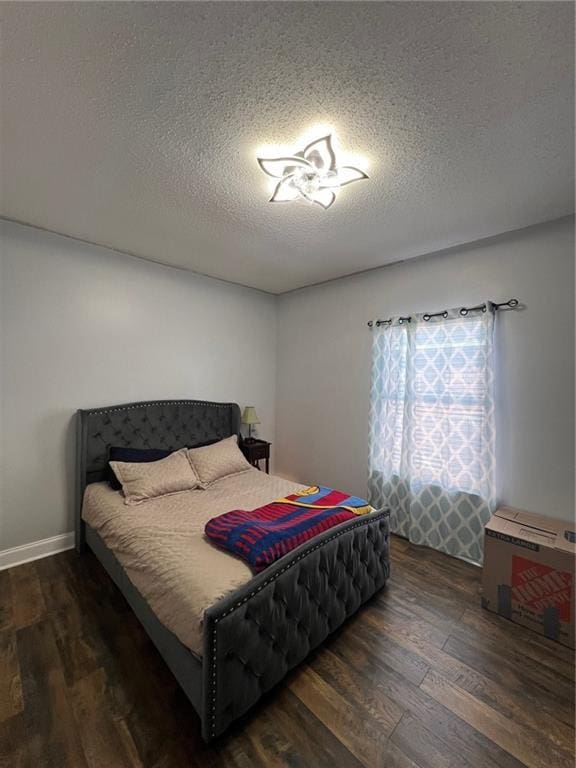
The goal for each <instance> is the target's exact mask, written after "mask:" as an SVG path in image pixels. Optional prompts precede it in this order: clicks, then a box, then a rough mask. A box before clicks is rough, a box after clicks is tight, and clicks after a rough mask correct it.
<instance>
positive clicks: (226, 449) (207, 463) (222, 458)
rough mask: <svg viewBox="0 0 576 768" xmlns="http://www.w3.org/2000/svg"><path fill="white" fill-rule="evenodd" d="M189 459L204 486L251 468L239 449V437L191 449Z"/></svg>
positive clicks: (233, 436)
mask: <svg viewBox="0 0 576 768" xmlns="http://www.w3.org/2000/svg"><path fill="white" fill-rule="evenodd" d="M188 459H189V460H190V464H191V465H192V468H193V469H194V471H195V472H196V474H197V475H198V477H199V479H200V482H201V483H202V485H209V484H210V483H213V482H215V481H216V480H220V478H222V477H227V476H228V475H235V474H237V473H238V472H244V471H246V470H247V469H250V468H251V465H250V464H249V462H248V461H246V459H245V458H244V454H243V453H242V451H241V450H240V448H238V437H237V435H232V437H227V438H225V439H224V440H220V441H219V442H217V443H214V444H213V445H205V446H203V447H202V448H189V449H188Z"/></svg>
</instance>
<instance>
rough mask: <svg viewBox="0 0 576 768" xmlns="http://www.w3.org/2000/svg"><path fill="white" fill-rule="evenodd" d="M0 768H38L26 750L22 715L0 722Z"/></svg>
mask: <svg viewBox="0 0 576 768" xmlns="http://www.w3.org/2000/svg"><path fill="white" fill-rule="evenodd" d="M0 768H38V764H36V763H33V762H32V757H31V755H30V752H29V749H28V734H27V731H26V723H25V720H24V714H23V713H21V714H19V715H16V716H15V717H11V718H9V719H8V720H3V721H2V722H0Z"/></svg>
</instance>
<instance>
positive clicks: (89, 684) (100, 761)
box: [71, 669, 142, 768]
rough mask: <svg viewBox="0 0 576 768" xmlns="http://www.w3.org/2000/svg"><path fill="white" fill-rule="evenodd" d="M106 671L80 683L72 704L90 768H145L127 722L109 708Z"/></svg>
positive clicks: (74, 689)
mask: <svg viewBox="0 0 576 768" xmlns="http://www.w3.org/2000/svg"><path fill="white" fill-rule="evenodd" d="M106 682H107V681H106V675H105V673H104V670H103V669H98V670H96V671H95V672H93V673H91V674H90V675H87V676H86V677H84V678H83V679H82V680H78V681H77V682H76V683H75V684H74V685H73V687H72V689H71V701H72V705H73V707H74V715H75V719H76V722H77V724H78V729H79V733H80V737H81V740H82V746H83V749H84V754H85V755H86V759H87V761H88V765H89V766H90V768H142V762H141V760H140V757H139V755H138V750H137V749H136V745H135V744H134V742H133V740H132V736H131V735H130V732H129V730H128V727H127V726H126V723H125V721H124V720H121V719H116V718H114V717H113V716H112V713H111V710H110V708H109V707H107V706H106V703H105V701H106V699H105V694H106Z"/></svg>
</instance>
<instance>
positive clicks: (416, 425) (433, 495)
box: [370, 309, 494, 561]
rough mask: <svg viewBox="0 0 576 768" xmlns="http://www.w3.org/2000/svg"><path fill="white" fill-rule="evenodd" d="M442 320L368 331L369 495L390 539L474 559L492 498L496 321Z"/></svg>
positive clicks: (450, 316)
mask: <svg viewBox="0 0 576 768" xmlns="http://www.w3.org/2000/svg"><path fill="white" fill-rule="evenodd" d="M445 314H446V315H447V316H445V317H444V316H443V317H431V318H430V319H429V320H425V319H424V317H423V316H422V317H413V318H412V319H411V322H409V323H408V322H403V323H402V324H400V323H399V322H396V321H391V322H390V323H389V324H383V325H381V326H380V327H378V328H374V330H373V334H374V338H373V356H372V387H371V424H370V430H371V433H370V434H371V437H370V494H371V501H372V503H373V504H375V505H376V506H389V507H390V509H391V522H392V529H393V530H395V531H396V532H398V533H400V534H402V535H405V536H408V537H409V538H410V539H411V540H412V541H415V542H416V543H422V544H427V545H428V546H433V547H435V548H437V549H442V550H443V551H447V552H449V553H450V554H455V555H459V556H461V557H465V558H467V559H470V560H474V561H479V560H480V559H481V554H482V531H483V526H484V523H485V522H486V520H487V519H488V518H489V516H490V514H491V512H492V508H493V497H494V466H493V465H494V458H493V457H494V450H493V444H494V423H493V420H494V403H493V344H492V332H493V320H494V316H493V313H492V312H491V311H489V310H488V309H487V310H486V311H485V312H480V311H479V312H476V313H472V314H469V315H467V316H464V317H462V316H461V315H460V314H459V313H458V312H457V311H452V312H449V313H445Z"/></svg>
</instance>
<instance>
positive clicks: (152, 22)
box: [0, 2, 574, 293]
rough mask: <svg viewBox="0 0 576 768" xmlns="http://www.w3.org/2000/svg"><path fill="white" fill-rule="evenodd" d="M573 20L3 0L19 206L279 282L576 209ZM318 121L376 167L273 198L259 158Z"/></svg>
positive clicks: (8, 135) (539, 8)
mask: <svg viewBox="0 0 576 768" xmlns="http://www.w3.org/2000/svg"><path fill="white" fill-rule="evenodd" d="M573 14H574V10H573V5H572V4H571V3H562V2H552V3H549V2H543V3H539V2H524V3H512V2H510V3H509V2H497V3H490V2H478V3H476V2H446V3H442V2H423V3H420V2H398V3H394V2H386V3H362V2H352V3H320V4H316V3H275V2H272V3H268V2H257V3H227V2H209V3H200V2H193V3H170V2H165V3H157V4H156V3H136V2H126V3H5V4H3V5H2V7H1V8H0V19H1V23H2V33H3V48H2V60H1V65H2V69H1V78H2V80H1V86H2V90H1V98H2V101H1V118H2V126H1V128H2V131H1V155H0V160H1V163H2V167H1V171H2V204H1V209H0V215H2V216H4V217H7V218H11V219H15V220H18V221H23V222H27V223H30V224H33V225H36V226H39V227H44V228H47V229H50V230H54V231H57V232H61V233H63V234H67V235H71V236H74V237H78V238H82V239H84V240H88V241H91V242H94V243H99V244H102V245H107V246H110V247H112V248H115V249H118V250H120V251H126V252H129V253H133V254H136V255H138V256H143V257H146V258H150V259H154V260H156V261H162V262H165V263H167V264H173V265H178V266H182V267H187V268H189V269H193V270H196V271H198V272H202V273H205V274H207V275H212V276H215V277H220V278H224V279H227V280H231V281H235V282H239V283H243V284H245V285H250V286H254V287H257V288H261V289H264V290H267V291H271V292H274V293H280V292H283V291H286V290H290V289H293V288H296V287H299V286H303V285H306V284H310V283H314V282H318V281H322V280H327V279H330V278H334V277H338V276H341V275H346V274H350V273H352V272H356V271H358V270H363V269H367V268H370V267H375V266H379V265H382V264H386V263H390V262H392V261H397V260H400V259H404V258H408V257H412V256H416V255H419V254H422V253H426V252H430V251H434V250H437V249H441V248H445V247H449V246H452V245H456V244H458V243H462V242H466V241H471V240H475V239H478V238H481V237H487V236H490V235H494V234H497V233H500V232H503V231H507V230H511V229H516V228H519V227H523V226H526V225H529V224H533V223H536V222H540V221H545V220H548V219H553V218H556V217H559V216H563V215H565V214H568V213H571V212H572V210H573V109H574V103H573V56H574V47H573ZM318 123H319V124H322V125H330V126H333V127H334V128H335V130H336V135H337V138H338V141H339V144H340V146H341V148H344V149H346V150H349V151H351V152H356V153H361V154H362V155H364V156H365V158H366V159H367V163H368V167H367V170H368V173H369V174H370V180H369V181H362V182H361V183H358V184H351V185H350V186H349V187H346V188H344V189H342V190H341V193H340V197H339V199H338V200H337V201H336V203H335V205H334V206H333V207H332V208H330V210H328V211H324V210H323V209H322V208H320V207H317V206H314V205H307V204H305V203H298V204H294V203H288V204H269V203H268V202H267V198H268V196H269V181H270V180H269V179H268V178H267V177H266V176H265V175H264V174H263V173H262V172H261V170H260V169H259V167H258V165H257V163H256V160H255V155H256V149H257V148H258V146H259V145H262V144H284V145H287V147H288V148H290V149H291V150H292V151H294V150H298V149H300V148H301V146H300V145H299V141H298V140H299V138H300V136H301V135H302V134H303V133H305V132H306V131H307V130H308V129H309V128H311V127H312V126H314V125H315V124H318ZM543 256H545V254H543Z"/></svg>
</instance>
